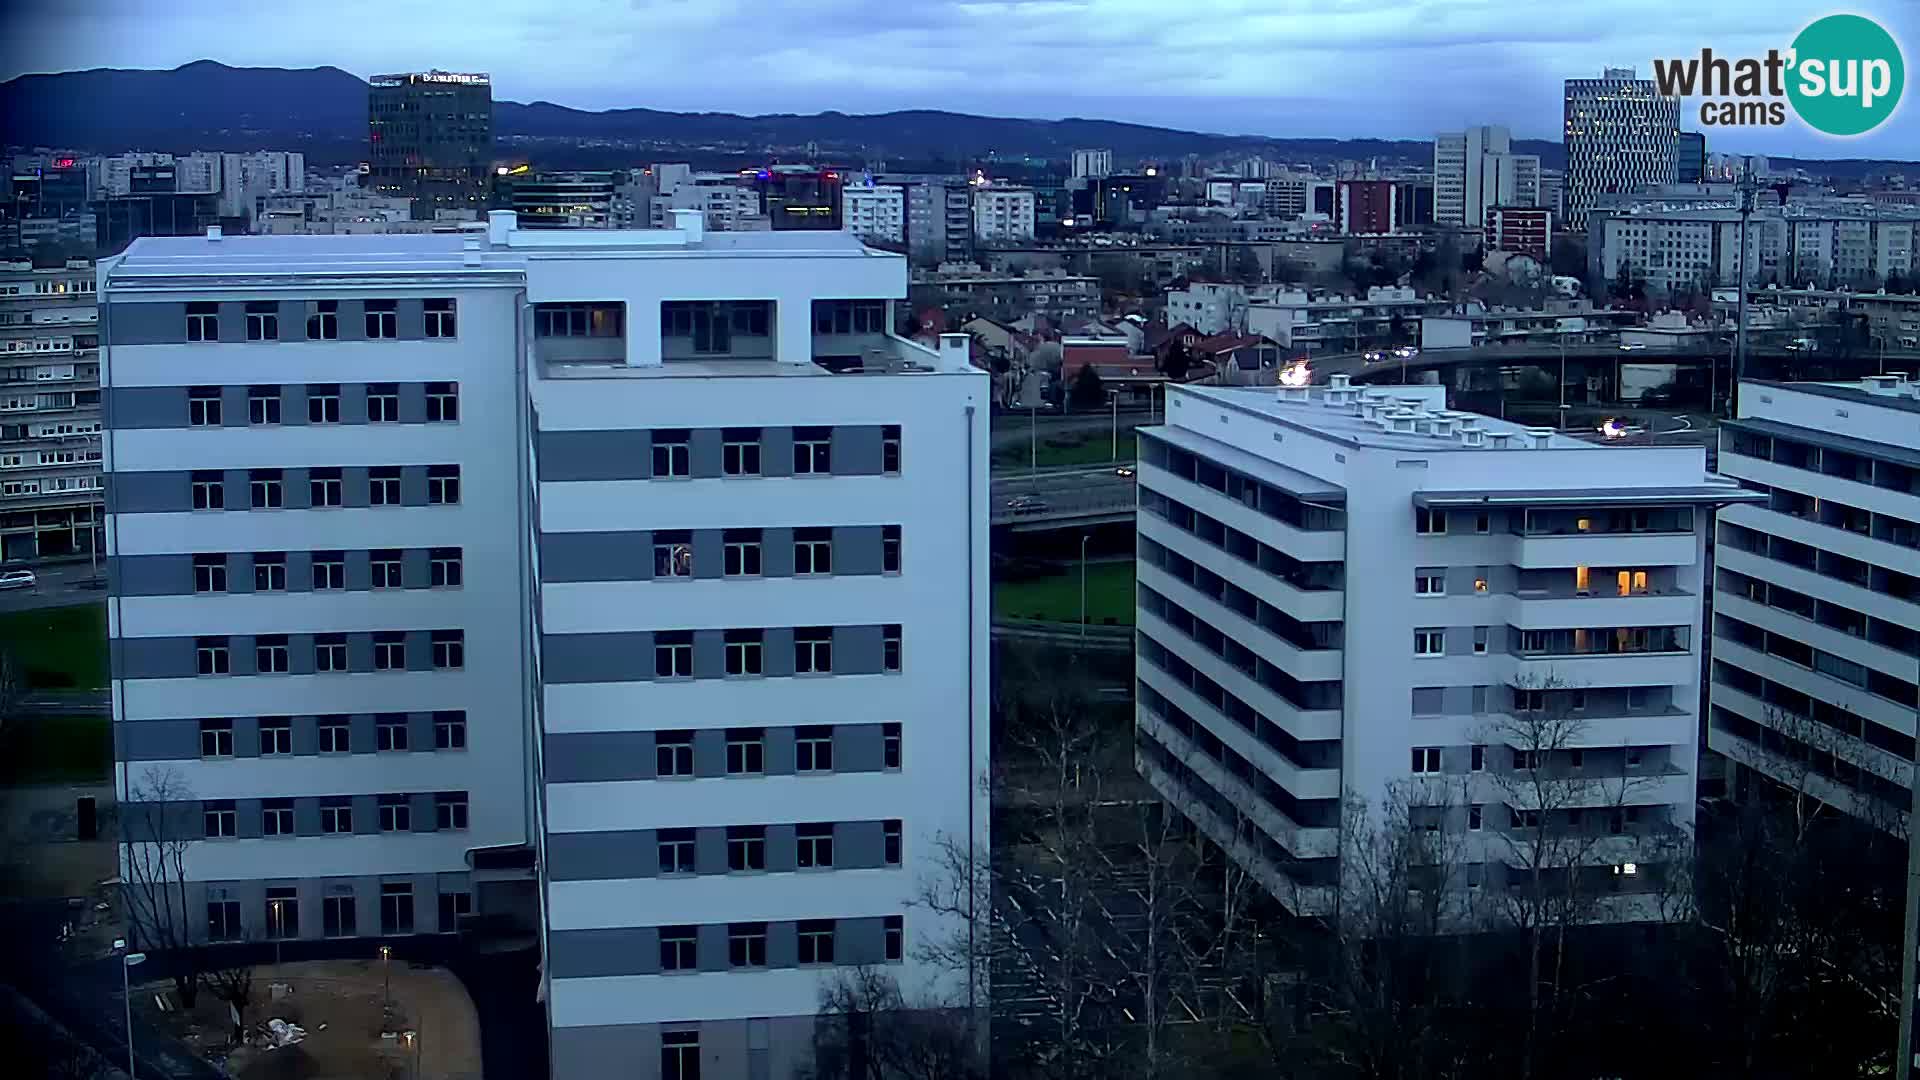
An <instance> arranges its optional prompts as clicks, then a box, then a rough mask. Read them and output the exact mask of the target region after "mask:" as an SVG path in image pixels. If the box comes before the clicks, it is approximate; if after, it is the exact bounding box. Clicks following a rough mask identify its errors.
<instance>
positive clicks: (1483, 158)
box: [1433, 126, 1540, 228]
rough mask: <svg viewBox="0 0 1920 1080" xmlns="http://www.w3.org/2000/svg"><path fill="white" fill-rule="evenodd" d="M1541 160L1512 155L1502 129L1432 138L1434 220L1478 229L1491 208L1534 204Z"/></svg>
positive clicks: (1487, 128) (1510, 141)
mask: <svg viewBox="0 0 1920 1080" xmlns="http://www.w3.org/2000/svg"><path fill="white" fill-rule="evenodd" d="M1539 204H1540V158H1539V156H1538V155H1536V154H1516V153H1514V152H1513V137H1512V134H1511V133H1510V132H1508V130H1507V129H1506V128H1504V127H1499V126H1482V127H1470V128H1468V129H1466V130H1465V131H1463V132H1459V133H1457V134H1456V133H1444V134H1441V135H1437V136H1435V137H1434V140H1433V220H1434V221H1435V222H1436V223H1438V224H1441V225H1461V226H1466V227H1469V228H1479V227H1481V226H1483V225H1485V224H1486V212H1487V208H1488V207H1491V206H1538V205H1539Z"/></svg>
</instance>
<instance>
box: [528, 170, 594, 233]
mask: <svg viewBox="0 0 1920 1080" xmlns="http://www.w3.org/2000/svg"><path fill="white" fill-rule="evenodd" d="M511 186H512V190H513V209H514V212H515V213H516V214H518V215H519V222H518V223H519V226H520V227H521V228H523V229H606V228H611V227H612V224H613V222H612V214H613V174H612V173H608V172H558V173H535V174H533V175H530V176H516V177H513V178H512V185H511Z"/></svg>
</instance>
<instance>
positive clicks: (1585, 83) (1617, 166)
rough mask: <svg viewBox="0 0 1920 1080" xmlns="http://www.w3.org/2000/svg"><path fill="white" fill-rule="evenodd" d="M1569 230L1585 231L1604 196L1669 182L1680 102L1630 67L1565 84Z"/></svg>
mask: <svg viewBox="0 0 1920 1080" xmlns="http://www.w3.org/2000/svg"><path fill="white" fill-rule="evenodd" d="M1565 112H1566V137H1565V141H1566V150H1567V177H1566V187H1565V196H1564V199H1565V203H1566V205H1565V213H1564V215H1563V216H1564V217H1565V219H1566V223H1567V227H1568V228H1571V229H1576V230H1579V229H1585V228H1586V227H1587V210H1588V208H1589V207H1591V206H1593V204H1594V197H1595V196H1597V195H1599V194H1601V193H1602V192H1630V191H1633V190H1634V189H1635V188H1637V187H1639V186H1641V185H1643V184H1671V183H1673V182H1674V177H1675V175H1676V165H1675V157H1676V155H1677V153H1678V147H1679V140H1680V100H1679V99H1678V98H1670V97H1661V96H1660V94H1659V92H1658V91H1657V90H1656V89H1655V88H1654V85H1653V80H1651V79H1638V78H1635V77H1634V71H1633V69H1632V68H1608V69H1607V70H1606V73H1605V75H1604V76H1603V77H1601V78H1598V79H1568V80H1567V81H1566V110H1565Z"/></svg>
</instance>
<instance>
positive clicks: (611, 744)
mask: <svg viewBox="0 0 1920 1080" xmlns="http://www.w3.org/2000/svg"><path fill="white" fill-rule="evenodd" d="M676 224H677V226H678V227H677V228H675V229H670V230H653V231H642V232H619V231H613V230H605V231H571V230H547V231H526V230H520V229H518V228H516V226H515V215H514V214H513V213H512V212H510V211H496V212H494V213H493V214H492V215H490V219H489V223H488V230H487V231H486V232H485V233H476V234H468V235H465V236H437V235H427V236H406V237H396V236H387V237H379V238H373V237H367V238H360V237H331V238H317V237H252V238H239V239H232V238H229V239H225V240H217V239H211V238H208V239H190V240H188V239H181V240H161V241H155V240H143V241H141V242H139V243H137V244H136V245H135V246H134V247H133V248H132V249H131V250H130V251H129V253H128V254H127V255H126V256H125V257H124V258H122V259H120V260H116V261H114V262H113V263H112V264H110V265H109V266H107V267H106V269H105V270H104V271H103V275H102V289H103V292H104V295H105V297H106V311H107V312H108V316H107V337H108V341H109V349H108V352H107V362H106V369H107V373H108V383H109V385H110V386H111V387H112V392H113V394H114V395H115V396H114V401H113V404H112V406H111V414H112V416H113V427H112V431H111V432H110V434H109V436H108V438H109V446H108V462H109V464H108V467H109V470H110V473H111V475H112V476H113V477H114V481H113V485H112V493H113V498H112V503H111V505H110V511H111V516H110V524H109V536H110V538H111V541H110V551H111V553H112V557H113V563H114V587H113V601H112V602H113V604H114V617H113V643H112V644H113V655H114V682H115V695H114V698H115V706H116V710H117V713H116V716H115V730H116V746H117V748H118V758H119V765H118V772H119V779H120V783H121V784H122V785H123V800H125V804H126V805H127V807H128V810H127V811H126V813H127V816H128V818H129V820H130V821H132V822H133V823H134V828H135V833H136V835H135V840H136V841H138V840H140V839H141V838H142V834H141V833H140V828H141V825H142V823H145V822H150V821H153V820H164V821H169V822H172V823H174V825H175V826H176V827H178V828H180V829H183V830H185V831H186V832H187V833H188V834H190V838H191V839H190V843H189V844H188V853H187V855H186V858H185V862H184V865H185V868H186V877H187V879H188V885H187V894H188V916H187V918H188V922H189V924H190V926H191V927H192V929H193V932H194V934H195V936H196V937H197V938H201V939H204V938H227V937H238V938H260V937H272V936H280V937H288V938H298V939H308V938H321V937H360V938H368V939H372V938H377V937H396V938H403V937H404V936H405V935H408V934H420V933H431V932H436V931H445V930H447V929H449V928H451V927H453V926H457V925H459V918H460V916H462V915H464V914H466V913H468V912H470V911H471V912H474V913H476V914H480V915H491V914H494V913H496V912H497V911H501V910H505V911H507V912H509V913H518V914H531V913H532V912H533V911H534V910H535V909H536V901H537V911H538V916H537V924H538V926H539V928H540V938H541V942H542V947H543V950H544V974H545V977H546V979H547V984H546V987H545V1001H546V1004H547V1009H548V1020H549V1025H550V1032H549V1036H550V1041H551V1046H550V1049H551V1059H552V1062H553V1075H554V1076H555V1077H561V1078H568V1077H588V1076H598V1075H601V1074H603V1073H604V1071H605V1069H606V1067H607V1063H608V1062H610V1061H618V1062H621V1063H622V1067H623V1068H625V1069H627V1070H629V1071H630V1072H632V1073H633V1074H635V1075H639V1076H668V1077H672V1076H690V1075H695V1072H693V1071H689V1070H698V1071H699V1074H701V1075H709V1076H751V1075H768V1076H784V1075H789V1074H790V1073H791V1072H792V1071H793V1069H794V1068H796V1067H797V1066H799V1065H801V1064H803V1063H804V1062H805V1061H806V1059H807V1054H808V1053H809V1052H810V1049H811V1037H812V1017H813V1013H814V1011H815V1009H816V1008H817V1005H818V1000H819V992H820V989H821V986H822V985H823V984H824V983H825V982H826V981H827V980H828V979H830V978H832V977H834V975H835V974H836V972H839V971H843V970H844V969H845V968H846V967H847V966H849V965H876V966H879V967H881V968H882V969H883V970H885V971H888V972H890V973H892V974H894V975H895V976H896V977H897V978H898V979H899V981H900V982H901V984H902V986H903V989H904V991H905V992H906V994H907V995H908V996H909V998H911V999H913V1000H918V1001H931V1000H936V999H937V1000H939V1001H941V1002H944V1003H964V1001H965V1000H966V999H965V994H966V992H967V990H969V989H972V990H974V991H975V992H976V993H983V992H984V989H983V988H979V987H969V986H967V985H966V980H965V979H964V977H962V976H963V973H955V972H950V971H946V970H943V969H941V968H939V967H934V966H928V965H925V964H922V963H921V962H919V961H918V960H917V959H916V955H917V949H918V947H919V946H920V945H921V944H923V943H927V942H930V941H934V940H951V939H955V938H957V937H961V936H964V932H965V929H966V927H965V925H964V922H962V923H961V924H959V925H956V924H955V922H954V921H953V920H947V919H942V918H940V917H937V916H935V915H932V914H929V913H927V912H925V911H924V910H910V907H911V905H910V903H909V901H910V900H911V898H912V897H913V896H914V895H915V892H916V889H917V887H918V886H919V884H920V882H921V881H922V880H924V879H925V878H926V877H927V876H928V875H929V874H932V873H934V872H935V871H936V869H937V867H938V866H940V865H941V860H942V853H943V851H945V850H948V848H947V846H946V845H947V844H948V843H949V842H951V843H952V844H955V845H958V847H957V850H959V851H961V852H963V853H966V854H967V857H974V856H976V855H977V857H978V858H985V857H986V856H985V852H986V849H985V842H986V836H987V814H986V804H985V801H984V798H983V797H982V796H981V795H980V787H979V786H978V784H977V780H978V778H979V777H980V776H981V775H983V774H984V771H985V768H986V764H987V760H988V757H987V751H988V739H987V731H988V729H987V711H986V710H987V682H986V673H987V649H986V642H987V625H988V624H987V617H988V615H987V612H988V605H987V543H986V539H987V537H986V520H987V517H986V514H985V513H984V512H983V511H982V510H981V506H982V505H983V504H982V503H981V501H980V500H984V499H985V498H986V493H987V487H988V483H987V442H988V440H987V412H988V400H987V399H988V394H989V387H988V380H987V377H986V375H985V374H984V373H982V372H978V371H976V370H974V369H973V368H972V367H971V365H970V364H969V363H968V362H967V348H966V339H965V338H964V337H963V336H960V335H953V336H951V337H950V338H946V339H943V340H942V343H941V348H940V349H938V350H935V349H928V348H925V347H922V346H919V345H915V344H913V343H911V342H907V341H905V340H903V339H900V338H897V337H895V336H893V335H892V334H890V333H889V332H888V329H887V328H888V327H889V326H890V325H891V323H892V311H891V307H892V303H893V302H894V300H895V299H896V298H897V297H899V296H900V295H902V294H903V293H904V292H905V290H906V284H907V272H906V261H905V259H904V258H903V257H900V256H895V255H884V254H881V253H877V252H873V251H870V250H868V249H866V248H864V247H863V246H861V245H860V244H859V242H858V241H857V239H855V238H853V237H851V236H847V235H845V234H843V233H828V232H797V233H772V232H760V233H738V234H719V233H712V232H707V231H705V230H704V229H703V228H702V224H701V221H700V217H699V215H698V214H697V213H695V212H690V211H683V212H681V214H679V215H678V217H677V219H676ZM265 372H271V373H272V375H271V376H265V375H264V374H263V373H265ZM267 377H270V378H272V379H274V380H275V382H273V383H271V384H266V385H263V384H262V380H263V378H267ZM156 775H158V776H160V777H170V778H174V779H175V780H176V781H177V785H176V787H175V789H174V791H173V792H171V793H170V797H169V799H168V800H167V802H168V805H169V808H170V810H171V813H169V814H166V815H160V814H158V813H154V812H150V811H153V810H154V808H153V807H151V806H149V805H148V804H149V802H150V800H151V797H152V792H153V786H152V782H153V779H154V778H155V776H156ZM148 850H150V849H149V848H148V847H146V846H145V845H144V844H142V843H135V844H134V845H133V846H132V848H130V851H131V852H132V853H133V856H134V857H137V856H138V855H139V854H140V853H141V852H144V851H148ZM290 913H291V914H290ZM371 947H372V942H371V941H368V943H367V948H369V949H370V948H371Z"/></svg>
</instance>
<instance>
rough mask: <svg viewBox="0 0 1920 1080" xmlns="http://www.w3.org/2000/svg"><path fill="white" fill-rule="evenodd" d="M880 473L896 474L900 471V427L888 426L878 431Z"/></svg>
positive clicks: (895, 425)
mask: <svg viewBox="0 0 1920 1080" xmlns="http://www.w3.org/2000/svg"><path fill="white" fill-rule="evenodd" d="M880 471H881V472H883V473H888V474H897V473H899V471H900V425H898V424H888V425H887V426H886V427H883V428H881V429H880Z"/></svg>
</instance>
